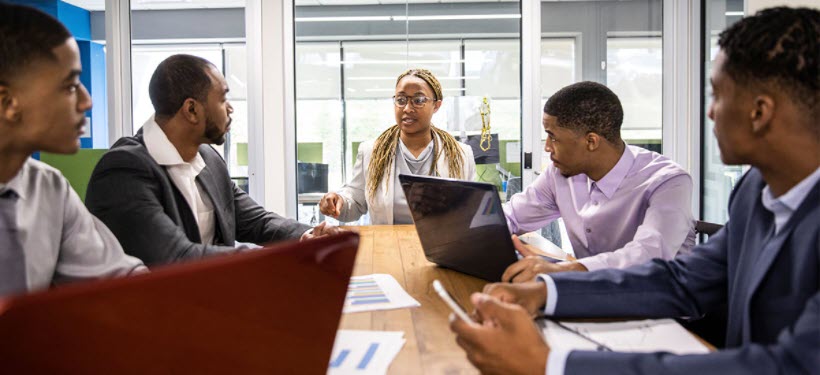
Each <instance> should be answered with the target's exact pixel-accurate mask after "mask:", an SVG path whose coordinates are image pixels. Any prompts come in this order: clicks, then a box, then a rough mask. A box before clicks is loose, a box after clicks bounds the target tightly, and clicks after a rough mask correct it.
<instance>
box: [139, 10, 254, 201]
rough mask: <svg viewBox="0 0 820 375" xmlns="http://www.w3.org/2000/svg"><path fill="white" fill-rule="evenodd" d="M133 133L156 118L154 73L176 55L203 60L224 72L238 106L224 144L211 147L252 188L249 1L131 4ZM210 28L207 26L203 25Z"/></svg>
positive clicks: (237, 178)
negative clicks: (150, 87)
mask: <svg viewBox="0 0 820 375" xmlns="http://www.w3.org/2000/svg"><path fill="white" fill-rule="evenodd" d="M130 4H131V45H132V47H131V100H132V111H131V114H132V120H133V121H132V129H133V133H136V132H137V131H139V129H140V128H141V127H142V125H143V124H144V123H145V121H146V120H148V119H149V118H151V116H153V114H154V109H153V106H152V104H151V99H150V97H149V96H148V83H149V82H150V80H151V75H152V74H153V73H154V70H155V69H156V67H157V66H158V65H159V63H160V62H162V61H163V60H164V59H165V58H167V57H169V56H171V55H174V54H180V53H182V54H189V55H194V56H199V57H202V58H204V59H206V60H208V61H209V62H211V63H213V64H214V66H216V67H217V69H219V71H221V72H222V74H223V75H224V76H225V80H226V81H227V83H228V87H229V88H230V91H229V93H228V100H229V101H230V103H231V106H233V108H234V112H233V114H231V119H232V122H231V130H230V132H229V133H228V134H226V136H225V143H224V144H222V145H213V146H214V148H215V149H216V150H217V152H219V153H220V154H221V155H222V157H223V158H225V162H226V163H227V164H228V170H229V172H230V173H231V177H232V178H233V179H234V181H235V182H236V183H237V184H238V185H239V186H240V187H241V188H243V189H245V190H246V191H247V190H248V105H247V97H248V90H247V86H248V73H247V70H248V69H247V53H246V47H245V0H220V1H218V2H215V1H214V0H188V1H185V2H157V1H140V0H132V1H131V2H130ZM203 25H207V27H203Z"/></svg>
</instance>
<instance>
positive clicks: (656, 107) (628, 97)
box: [294, 0, 663, 224]
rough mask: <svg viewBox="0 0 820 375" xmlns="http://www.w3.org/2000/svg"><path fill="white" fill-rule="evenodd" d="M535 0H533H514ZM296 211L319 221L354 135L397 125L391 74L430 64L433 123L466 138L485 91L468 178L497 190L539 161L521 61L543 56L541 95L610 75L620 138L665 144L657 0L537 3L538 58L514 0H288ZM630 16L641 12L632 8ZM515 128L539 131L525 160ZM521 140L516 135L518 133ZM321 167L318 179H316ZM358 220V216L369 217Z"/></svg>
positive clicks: (351, 158) (357, 139)
mask: <svg viewBox="0 0 820 375" xmlns="http://www.w3.org/2000/svg"><path fill="white" fill-rule="evenodd" d="M523 1H530V2H533V3H538V2H537V0H535V1H534V0H523ZM294 5H295V26H294V27H295V29H294V34H295V39H296V43H295V64H294V65H295V70H296V72H295V75H296V94H295V95H296V142H297V145H296V146H297V147H296V149H297V160H298V161H299V164H300V167H299V168H300V169H299V171H298V172H297V174H300V176H297V191H298V192H299V194H298V195H299V198H298V200H299V213H298V218H299V220H300V221H303V222H305V223H311V222H312V223H316V222H319V221H321V220H324V219H327V218H325V217H323V216H322V215H321V214H319V212H318V208H317V206H316V204H317V203H318V201H319V199H320V198H321V196H322V195H323V194H324V193H325V192H327V191H335V190H337V189H339V188H340V187H341V186H342V185H343V184H344V183H346V182H347V181H348V180H349V179H350V178H351V171H352V168H353V163H354V162H355V158H356V151H357V149H358V145H359V144H360V143H361V142H363V141H367V140H373V139H375V138H376V137H377V136H378V135H379V134H381V132H382V131H384V130H385V129H387V128H388V127H389V126H391V125H393V124H394V123H395V120H394V119H393V104H392V103H391V97H392V95H393V92H394V87H395V83H396V77H397V76H398V75H399V74H400V73H401V72H403V71H404V70H406V69H407V68H409V67H420V68H426V69H429V70H431V71H432V72H433V73H434V74H435V75H436V76H437V77H438V78H439V80H440V81H441V83H442V86H443V88H444V96H445V99H444V103H443V105H442V108H441V110H439V112H438V113H437V114H436V115H435V116H434V117H433V123H434V124H435V125H436V126H438V127H440V128H443V129H445V130H447V131H449V132H451V134H453V135H454V136H456V137H458V138H459V139H460V140H462V141H463V142H466V141H468V139H470V137H471V136H475V135H477V134H479V133H480V124H478V125H476V122H475V121H474V120H475V117H476V116H475V115H477V109H475V110H473V112H476V113H472V115H474V116H472V117H473V119H472V121H471V119H469V118H467V117H470V116H469V114H470V112H469V111H467V112H465V110H464V107H465V106H467V107H469V106H474V103H475V102H476V101H480V100H482V99H483V98H484V97H486V98H488V100H489V102H490V107H491V121H490V122H491V133H492V134H493V136H494V137H496V139H498V140H499V143H498V146H497V148H498V149H497V150H491V151H494V152H495V154H496V155H498V158H497V160H493V162H492V163H491V164H478V165H477V174H478V176H477V179H478V180H480V181H484V182H489V183H494V184H497V185H498V186H499V189H502V186H504V184H502V181H503V180H509V179H517V185H515V184H509V186H514V185H515V187H514V188H513V189H515V190H516V191H520V189H522V186H521V183H520V181H521V180H520V179H521V176H522V172H523V170H524V169H525V168H533V167H537V168H538V169H539V170H537V171H536V172H540V170H543V169H544V168H546V166H547V163H548V162H549V155H547V154H546V153H544V152H543V141H544V139H545V136H544V132H543V129H542V127H541V123H540V119H541V113H540V111H539V113H535V114H533V117H532V118H533V119H535V120H534V121H533V123H528V124H522V101H521V92H522V86H523V85H522V71H523V69H522V67H523V66H524V64H540V70H539V72H540V74H539V76H540V80H539V81H540V82H539V88H540V90H539V91H540V93H541V94H540V96H541V104H542V105H543V104H544V102H546V100H547V99H548V98H549V96H550V95H552V93H554V92H555V91H557V90H558V89H560V88H561V87H564V86H566V85H569V84H571V83H574V82H579V81H582V80H590V81H596V82H600V83H603V84H607V85H608V86H609V87H610V88H612V90H613V91H615V93H616V94H618V95H619V97H620V98H621V101H622V103H623V105H624V110H625V118H624V124H623V131H622V134H623V137H624V139H625V140H626V141H627V143H629V144H634V145H638V146H641V147H645V148H648V149H651V150H653V151H657V152H661V151H662V144H661V143H662V142H661V134H662V131H661V130H662V124H661V122H662V108H661V107H662V102H661V99H662V97H663V93H662V88H663V86H662V78H661V77H662V73H663V61H662V55H663V54H662V52H663V43H662V37H663V35H662V31H663V27H662V23H663V0H627V1H608V0H603V1H571V2H567V1H541V2H540V3H538V5H539V6H538V8H539V11H540V30H541V35H540V36H539V37H540V39H541V44H540V53H538V54H536V55H535V56H540V59H539V61H534V62H529V61H521V56H522V50H521V48H522V47H521V41H522V31H521V22H522V18H523V17H526V16H527V15H524V14H522V10H521V9H522V4H521V2H520V1H506V0H502V1H496V2H480V1H476V2H470V1H466V2H465V1H456V0H443V1H436V2H430V1H424V0H408V1H382V0H378V1H356V0H341V1H336V0H334V1H323V0H295V2H294ZM636 15H640V16H639V17H636ZM522 126H523V127H531V128H532V133H531V134H534V135H535V136H537V137H539V139H541V141H542V142H541V146H540V148H539V149H534V150H533V153H534V154H535V155H533V159H535V158H537V159H540V163H534V164H533V165H529V166H528V165H523V164H522V159H523V158H524V156H525V155H524V152H523V150H524V147H522V145H523V142H528V141H529V140H522ZM522 141H523V142H522ZM317 177H318V178H317ZM367 222H368V220H367V218H364V219H363V220H361V221H360V222H359V223H360V224H365V223H367Z"/></svg>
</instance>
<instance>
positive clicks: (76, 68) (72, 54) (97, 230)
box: [0, 3, 146, 297]
mask: <svg viewBox="0 0 820 375" xmlns="http://www.w3.org/2000/svg"><path fill="white" fill-rule="evenodd" d="M0 56H2V58H0V135H1V136H0V297H3V296H7V295H12V294H19V293H24V292H26V291H32V290H37V289H43V288H47V287H49V286H50V285H51V284H54V283H61V282H66V281H71V280H77V279H89V278H98V277H110V276H118V275H126V274H130V273H133V272H137V271H142V270H146V268H145V266H144V265H143V264H142V262H141V261H140V260H138V259H136V258H133V257H130V256H127V255H125V253H124V252H123V250H122V247H121V246H120V244H119V243H118V242H117V239H116V238H115V237H114V235H113V234H112V233H111V231H109V230H108V228H106V226H105V225H104V224H103V223H102V222H100V221H99V220H98V219H97V218H96V217H94V216H93V215H91V214H90V213H89V212H88V210H87V209H86V208H85V206H84V205H83V203H82V201H81V200H80V198H79V196H77V193H76V192H74V190H72V189H71V186H69V184H68V182H67V181H66V179H65V178H64V177H63V176H62V175H61V174H60V172H58V171H57V170H55V169H54V168H51V167H49V166H47V165H45V164H43V163H41V162H39V161H36V160H33V159H31V158H30V156H31V155H32V154H33V153H34V152H35V151H46V152H52V153H60V154H71V153H74V152H77V149H78V148H79V137H80V135H82V133H83V128H84V124H85V112H86V111H87V110H89V109H91V97H90V96H89V93H88V91H87V90H86V89H85V87H84V86H83V84H82V83H80V72H81V69H82V67H81V65H80V53H79V49H78V47H77V42H76V41H75V40H74V38H73V37H72V36H71V34H70V33H69V32H68V30H66V28H65V27H64V26H63V25H62V24H60V22H58V21H57V20H55V19H54V18H52V17H51V16H49V15H47V14H45V13H42V12H40V11H38V10H35V9H33V8H29V7H25V6H20V5H10V4H5V3H0Z"/></svg>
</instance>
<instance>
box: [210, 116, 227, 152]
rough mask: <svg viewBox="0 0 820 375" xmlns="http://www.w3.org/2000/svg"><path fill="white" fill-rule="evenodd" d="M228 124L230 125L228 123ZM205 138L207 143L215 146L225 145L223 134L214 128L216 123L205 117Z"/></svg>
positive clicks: (217, 128)
mask: <svg viewBox="0 0 820 375" xmlns="http://www.w3.org/2000/svg"><path fill="white" fill-rule="evenodd" d="M228 124H230V122H229V123H228ZM226 127H227V126H226ZM205 138H206V139H207V140H208V142H209V143H211V144H214V145H217V146H221V145H222V144H224V143H225V133H223V132H222V131H221V130H219V127H218V126H216V123H215V122H214V121H213V119H211V117H210V116H206V117H205Z"/></svg>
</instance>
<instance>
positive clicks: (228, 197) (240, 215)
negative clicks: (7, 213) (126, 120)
mask: <svg viewBox="0 0 820 375" xmlns="http://www.w3.org/2000/svg"><path fill="white" fill-rule="evenodd" d="M228 90H229V88H228V85H227V82H226V81H225V78H224V77H223V76H222V73H220V72H219V70H217V69H216V67H215V66H214V65H213V64H211V63H210V62H208V61H207V60H205V59H202V58H199V57H195V56H190V55H174V56H171V57H169V58H167V59H166V60H164V61H163V62H162V63H160V64H159V66H158V67H157V69H156V71H155V72H154V74H153V76H152V77H151V82H150V84H149V94H150V97H151V102H152V104H153V105H154V111H155V115H154V116H153V117H152V118H151V119H149V120H148V121H146V123H145V124H144V125H143V127H142V129H140V131H139V132H137V134H136V135H135V136H133V137H124V138H121V139H120V140H118V141H117V142H116V143H115V144H114V146H112V147H111V150H110V151H109V152H107V153H106V154H105V155H104V156H103V158H102V159H101V160H100V162H99V164H97V167H96V168H95V169H94V172H93V174H92V175H91V180H90V182H89V184H88V191H87V195H86V206H88V209H89V210H90V211H91V212H92V213H93V214H95V215H96V216H97V217H98V218H100V220H102V221H103V222H104V223H105V224H106V225H107V226H108V227H109V228H110V229H111V231H112V232H114V234H115V235H116V236H117V239H119V241H120V243H121V244H122V247H123V248H124V249H125V252H126V253H128V254H130V255H133V256H136V257H138V258H140V259H142V260H143V261H144V262H145V263H146V264H149V265H155V264H164V263H169V262H174V261H179V260H184V259H195V258H200V257H203V256H207V255H210V254H218V253H224V252H232V251H236V248H235V243H236V241H241V242H250V243H255V244H264V243H268V242H272V241H279V240H286V239H298V238H303V239H304V238H309V237H312V236H321V235H326V234H331V233H335V232H337V231H339V229H338V228H336V227H331V226H326V225H325V223H322V224H320V225H319V226H317V227H315V228H312V229H311V227H309V226H307V225H304V224H301V223H299V222H297V221H295V220H292V219H287V218H283V217H281V216H279V215H277V214H275V213H273V212H268V211H266V210H265V209H264V208H262V207H261V206H259V205H258V204H256V202H254V201H253V200H252V199H251V198H250V196H248V194H247V193H245V192H244V191H242V190H241V189H239V188H238V187H237V186H236V184H235V183H234V182H233V181H232V180H231V178H230V175H229V173H228V169H227V166H226V165H225V161H224V160H223V159H222V157H221V156H220V155H219V154H218V153H217V152H216V150H214V148H213V147H211V146H210V145H211V144H217V145H221V144H222V143H224V142H225V134H226V133H227V132H228V131H229V130H230V125H231V117H230V115H231V113H233V107H231V104H230V102H229V101H228V99H227V94H228Z"/></svg>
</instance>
